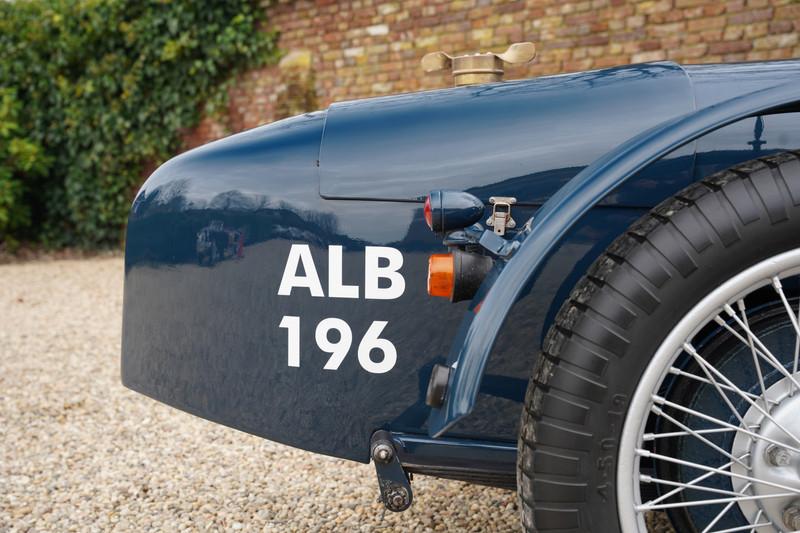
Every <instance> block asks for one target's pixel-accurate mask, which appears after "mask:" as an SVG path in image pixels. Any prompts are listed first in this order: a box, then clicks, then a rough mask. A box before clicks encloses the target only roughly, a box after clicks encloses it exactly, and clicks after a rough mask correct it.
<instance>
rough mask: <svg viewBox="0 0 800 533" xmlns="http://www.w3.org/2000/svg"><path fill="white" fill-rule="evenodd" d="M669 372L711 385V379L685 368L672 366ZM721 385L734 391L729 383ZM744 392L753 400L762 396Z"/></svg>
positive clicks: (771, 401) (775, 403)
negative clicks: (687, 370)
mask: <svg viewBox="0 0 800 533" xmlns="http://www.w3.org/2000/svg"><path fill="white" fill-rule="evenodd" d="M669 373H670V374H673V375H675V376H681V377H686V378H689V379H693V380H695V381H700V382H703V383H708V384H709V385H711V381H710V380H708V379H706V378H704V377H703V376H698V375H697V374H692V373H691V372H686V371H685V370H681V369H680V368H676V367H674V366H673V367H670V369H669ZM719 386H720V388H722V389H724V390H729V391H733V389H732V388H730V387H728V386H727V385H724V384H722V383H720V384H719ZM742 392H744V393H745V394H747V396H749V397H750V398H752V399H753V400H760V399H761V396H759V395H758V394H753V393H752V392H747V391H742ZM767 401H768V402H769V403H771V404H772V405H777V404H778V402H776V401H775V400H767Z"/></svg>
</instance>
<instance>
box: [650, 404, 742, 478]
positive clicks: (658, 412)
mask: <svg viewBox="0 0 800 533" xmlns="http://www.w3.org/2000/svg"><path fill="white" fill-rule="evenodd" d="M652 411H653V412H654V413H655V414H656V415H658V416H661V417H663V418H665V419H667V420H669V421H670V422H672V423H673V424H675V425H676V426H678V427H679V428H681V429H682V430H684V431H688V432H689V433H690V434H691V435H692V436H693V437H695V438H697V439H698V440H700V441H701V442H703V443H704V444H706V445H708V446H710V447H711V448H713V449H714V450H716V451H718V452H719V453H721V454H722V455H724V456H725V457H727V458H728V459H730V460H732V461H734V462H736V463H739V465H741V466H742V467H743V468H744V469H745V470H750V465H747V464H745V463H743V462H742V461H741V460H740V459H739V458H737V457H734V456H733V455H731V454H730V453H728V452H727V451H725V450H723V449H722V448H720V447H719V446H717V445H716V444H714V443H713V442H711V441H710V440H708V439H707V438H705V437H704V436H702V435H700V434H698V433H697V432H696V431H694V430H693V429H692V428H690V427H688V426H686V425H685V424H683V423H681V422H679V421H678V420H676V419H675V418H674V417H672V416H670V415H668V414H667V413H665V412H664V411H663V410H662V409H660V408H658V407H656V406H655V405H654V406H653V407H652Z"/></svg>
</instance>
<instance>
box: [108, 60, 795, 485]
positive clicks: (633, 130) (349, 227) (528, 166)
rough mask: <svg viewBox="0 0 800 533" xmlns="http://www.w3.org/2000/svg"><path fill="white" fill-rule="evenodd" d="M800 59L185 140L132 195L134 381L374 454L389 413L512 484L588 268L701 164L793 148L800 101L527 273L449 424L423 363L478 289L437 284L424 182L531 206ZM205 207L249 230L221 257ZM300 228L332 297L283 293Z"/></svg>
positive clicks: (185, 404)
mask: <svg viewBox="0 0 800 533" xmlns="http://www.w3.org/2000/svg"><path fill="white" fill-rule="evenodd" d="M798 76H800V61H786V62H772V63H747V64H733V65H705V66H686V67H682V66H679V65H675V64H673V63H655V64H645V65H633V66H627V67H619V68H613V69H607V70H598V71H592V72H583V73H577V74H567V75H561V76H552V77H546V78H538V79H531V80H521V81H512V82H505V83H493V84H486V85H477V86H467V87H458V88H453V89H445V90H437V91H429V92H422V93H415V94H404V95H397V96H389V97H382V98H374V99H368V100H361V101H354V102H345V103H340V104H334V105H333V106H331V107H330V108H329V109H328V110H327V111H322V112H316V113H310V114H307V115H303V116H299V117H294V118H291V119H286V120H283V121H280V122H276V123H274V124H270V125H267V126H262V127H259V128H256V129H254V130H250V131H247V132H244V133H240V134H237V135H234V136H231V137H229V138H226V139H222V140H219V141H216V142H213V143H210V144H208V145H206V146H203V147H200V148H197V149H195V150H191V151H189V152H187V153H184V154H182V155H180V156H178V157H176V158H174V159H172V160H171V161H169V162H167V163H165V164H164V165H162V166H161V167H160V168H159V169H158V170H157V171H156V172H155V173H154V174H153V175H152V176H151V177H150V178H149V179H148V180H147V182H146V183H145V184H144V186H143V187H142V189H141V191H140V192H139V194H138V195H137V197H136V200H135V201H134V204H133V207H132V210H131V214H130V219H129V224H128V233H127V245H126V256H125V299H124V323H123V342H122V379H123V382H124V384H125V385H126V386H128V387H130V388H132V389H134V390H136V391H139V392H141V393H143V394H146V395H148V396H151V397H153V398H155V399H157V400H159V401H162V402H165V403H167V404H169V405H172V406H174V407H177V408H179V409H182V410H185V411H188V412H190V413H193V414H196V415H198V416H202V417H204V418H207V419H209V420H212V421H215V422H219V423H222V424H225V425H228V426H231V427H234V428H237V429H240V430H243V431H247V432H250V433H253V434H255V435H259V436H262V437H265V438H267V439H270V440H274V441H278V442H282V443H285V444H289V445H292V446H297V447H299V448H303V449H307V450H311V451H314V452H319V453H324V454H328V455H333V456H337V457H342V458H347V459H353V460H358V461H363V462H366V461H368V460H369V445H370V437H371V435H372V434H373V433H374V432H375V431H376V430H380V429H385V430H388V431H390V432H391V433H392V435H393V436H394V438H395V442H396V444H397V446H398V450H399V454H400V459H401V462H402V463H403V465H404V466H405V467H406V468H407V469H408V470H410V471H416V472H423V473H428V474H434V475H440V476H444V477H454V478H461V479H468V480H472V481H477V482H482V483H489V484H495V485H502V486H511V485H513V479H514V458H515V450H516V440H517V431H518V427H517V426H518V420H519V416H520V412H521V408H522V401H523V397H524V394H525V391H526V388H527V384H528V380H529V378H530V373H531V369H532V368H533V366H534V361H535V358H536V357H537V354H538V351H539V348H540V346H541V343H542V340H543V337H544V335H545V333H546V332H547V329H548V328H549V327H550V325H551V322H552V321H553V318H554V316H555V314H556V312H557V311H558V309H559V308H560V306H561V305H562V303H563V301H564V299H565V298H566V297H567V295H568V293H569V291H570V290H571V288H572V287H573V286H574V285H575V283H576V282H577V280H578V279H579V278H580V277H581V276H582V275H583V274H584V273H585V272H586V270H587V268H588V266H589V265H590V264H591V262H592V261H593V260H594V259H595V258H596V257H597V256H598V255H599V254H600V253H601V252H602V251H603V250H604V249H605V248H606V247H607V246H608V244H609V243H610V242H611V241H612V240H613V239H614V238H615V237H616V236H618V235H619V234H620V233H622V232H624V231H625V229H626V228H627V227H628V226H629V225H630V224H631V223H632V222H633V221H635V220H636V219H637V218H639V217H640V216H641V215H642V214H644V213H645V212H647V211H648V210H649V209H650V208H652V207H653V206H655V205H656V204H658V203H659V202H661V201H662V200H664V199H665V198H668V197H669V196H670V195H672V194H675V193H676V192H678V191H680V190H681V189H682V188H684V187H686V186H687V185H689V184H690V183H692V182H694V181H696V180H699V179H702V178H703V177H705V176H708V175H710V174H712V173H714V172H716V171H718V170H722V169H725V168H728V167H730V166H731V165H734V164H736V163H738V162H741V161H747V160H750V159H753V158H755V157H760V156H763V155H766V154H769V153H774V152H779V151H783V150H787V149H795V148H798V147H800V128H798V124H800V122H798V115H797V113H781V114H769V115H764V116H757V117H748V118H744V119H742V120H738V121H736V122H734V123H733V124H730V125H728V126H726V127H724V128H721V129H718V130H716V131H714V132H711V133H709V134H707V135H704V136H702V137H700V138H699V139H697V140H696V141H693V142H691V143H689V144H686V145H684V146H682V147H680V148H678V149H677V150H674V151H672V152H671V153H669V154H668V155H667V156H665V157H663V158H660V159H659V160H658V161H656V162H654V163H653V164H650V165H648V166H647V167H646V168H644V169H643V170H642V171H640V172H638V173H636V175H634V176H633V177H632V178H630V179H629V180H628V181H627V182H625V183H624V184H623V185H622V186H620V187H619V188H617V189H615V190H613V191H612V192H611V193H610V194H607V195H605V197H604V198H603V200H602V201H600V202H599V203H598V204H597V205H595V206H594V207H593V208H592V209H591V210H589V212H588V213H587V214H586V215H585V216H583V217H582V218H581V219H580V220H579V222H578V223H577V224H575V225H574V226H573V227H572V228H571V229H570V230H569V231H568V232H567V234H566V235H565V236H564V237H563V239H561V241H560V242H559V244H558V246H557V248H556V249H555V250H554V251H553V252H552V253H551V254H549V256H548V257H547V258H546V261H545V262H544V263H543V265H542V267H541V269H540V270H539V271H538V272H537V274H536V275H535V277H534V278H533V279H532V280H530V282H529V283H527V284H526V286H525V287H524V288H523V291H522V296H521V297H520V298H519V299H518V300H516V302H515V303H514V305H513V307H512V308H511V311H510V313H509V315H508V317H507V318H506V319H505V321H504V323H503V324H504V325H503V327H502V330H501V333H500V335H499V336H498V338H497V339H496V341H495V342H494V344H493V349H492V352H491V356H490V357H489V359H488V364H487V366H486V371H485V373H484V374H483V376H482V379H481V380H480V389H479V395H478V398H477V402H476V403H475V405H474V408H472V409H471V412H470V413H469V414H468V416H464V417H462V418H460V419H459V420H458V421H457V422H455V423H454V424H450V425H448V426H447V430H446V431H445V432H444V434H443V435H437V437H436V438H434V437H431V436H429V433H430V429H431V428H430V427H429V417H430V415H431V408H430V407H429V406H428V405H426V402H425V395H426V391H427V387H428V380H429V377H430V374H431V369H432V368H433V366H434V365H435V364H437V363H438V364H443V363H445V361H447V359H448V353H450V352H451V350H453V345H454V342H457V341H456V339H458V338H459V328H460V327H463V326H461V324H462V323H463V318H464V316H465V315H469V314H470V313H472V314H474V313H475V312H476V310H475V308H474V307H475V306H474V305H473V304H474V302H460V303H450V302H448V301H446V300H444V299H436V298H431V297H429V296H428V294H427V291H426V275H427V263H428V256H429V255H430V254H432V253H439V252H442V251H443V245H442V238H441V236H439V235H436V234H434V233H432V232H431V231H430V229H429V228H428V227H427V225H426V224H425V221H424V219H423V213H422V211H423V204H422V202H423V200H424V198H425V196H426V195H427V194H428V192H429V191H431V190H435V189H455V190H461V191H467V192H470V193H472V194H473V195H475V196H477V197H478V198H480V199H481V200H483V201H484V202H485V203H487V205H488V200H489V197H490V196H513V197H515V198H516V199H517V204H516V205H514V206H513V217H514V218H515V219H516V220H517V221H518V222H520V223H521V222H524V221H525V220H527V219H529V218H530V217H531V216H536V213H537V209H539V208H540V206H541V205H542V204H543V203H544V202H546V201H547V200H548V199H549V198H551V197H552V196H553V195H554V194H555V192H556V191H558V190H559V189H560V188H561V187H562V186H563V185H564V184H565V183H567V182H568V181H569V180H570V179H571V178H573V177H574V176H575V175H576V174H578V173H579V172H580V171H581V170H582V169H584V168H585V167H586V166H587V165H589V164H590V163H592V162H593V161H595V160H596V159H598V158H599V157H601V156H602V155H603V154H606V153H607V152H609V151H610V150H612V149H614V148H615V147H617V146H619V145H620V144H622V143H624V142H625V141H626V140H628V139H630V138H632V137H634V136H636V135H637V134H640V133H642V132H644V131H645V130H647V129H648V128H652V127H654V126H656V125H658V124H661V123H663V122H665V121H668V120H670V119H673V118H675V117H680V116H683V115H686V114H687V113H691V112H693V111H697V110H702V109H704V108H707V107H708V106H711V105H713V104H716V103H718V102H721V101H724V100H727V99H729V98H733V97H736V96H738V95H743V94H747V93H750V92H752V91H758V90H759V89H765V88H769V87H774V86H777V85H780V84H781V83H783V82H785V81H788V80H791V79H798ZM489 212H490V209H489V208H488V207H487V213H486V216H487V217H488V215H489ZM212 224H213V225H214V227H215V228H228V229H226V231H229V232H234V231H235V232H236V235H237V236H238V237H236V239H239V240H235V244H236V252H235V253H218V254H217V255H216V256H215V260H214V261H209V260H208V259H203V258H200V257H198V250H199V244H198V242H199V241H198V238H199V237H198V235H200V234H202V232H203V231H204V228H208V227H210V225H212ZM226 235H227V234H226ZM226 242H227V241H226ZM231 242H233V241H231ZM293 245H308V247H309V250H310V254H311V257H312V258H313V264H314V267H315V269H316V272H317V274H318V277H319V279H320V280H321V284H322V291H323V293H324V295H323V296H320V295H319V294H318V293H317V294H314V292H315V291H314V290H311V289H304V288H298V287H295V288H294V289H293V290H292V292H291V295H282V294H279V292H280V291H281V289H280V286H281V282H282V279H283V276H284V275H285V271H286V266H287V258H288V257H289V255H290V250H291V249H292V246H293ZM339 246H341V247H342V248H341V250H342V251H343V253H342V257H341V264H338V266H335V265H337V263H335V262H333V263H329V261H332V260H331V257H332V254H333V252H332V250H333V249H334V248H336V247H339ZM367 248H370V249H378V248H380V249H386V248H391V249H395V250H397V251H399V253H400V254H401V255H402V267H401V268H400V269H399V271H398V272H399V273H400V275H401V276H402V278H403V280H404V290H403V291H402V293H401V294H400V295H399V296H397V297H394V298H390V299H375V298H373V299H369V298H365V297H364V296H365V293H366V290H365V285H366V283H367V280H366V279H365V276H366V277H368V276H369V274H368V272H367V270H368V267H367V266H365V265H366V264H367V262H366V261H367V260H366V258H365V251H366V250H367ZM330 268H337V269H341V273H342V276H343V278H342V279H343V282H344V283H345V284H346V285H351V286H358V287H359V297H358V298H341V297H333V296H332V295H331V292H332V291H331V288H330V287H329V286H328V280H329V276H330V275H331V273H330V272H329V269H330ZM305 274H306V275H307V274H308V272H307V271H306V272H305ZM287 316H289V317H299V331H300V336H299V364H298V365H294V364H292V363H291V357H289V356H287V354H288V353H289V352H290V350H291V346H290V343H291V339H290V334H288V331H287V329H285V328H284V327H281V324H282V319H283V317H287ZM327 318H337V319H340V320H342V321H344V322H345V323H346V324H347V325H348V326H349V329H350V330H351V332H352V344H351V345H350V348H349V350H348V352H347V354H346V355H345V356H344V359H343V360H342V361H341V362H340V364H339V365H338V368H337V369H336V370H330V369H325V368H324V367H325V366H326V361H328V358H329V354H328V353H325V352H324V351H322V350H321V349H320V348H319V347H318V343H315V341H314V339H315V327H316V326H317V324H319V323H320V322H321V321H323V320H324V319H327ZM375 321H380V322H381V323H384V322H385V327H384V328H383V329H382V331H381V332H380V337H381V338H383V339H387V340H389V341H390V342H391V343H392V344H393V346H394V347H395V349H396V362H395V364H394V365H393V366H392V368H391V369H390V370H389V371H386V372H383V373H373V372H369V371H365V369H364V367H363V365H360V364H359V358H358V357H357V355H356V351H357V350H356V347H357V346H358V345H359V341H360V340H361V339H362V338H365V336H366V335H367V333H368V331H369V330H370V329H371V324H374V323H375ZM461 333H463V331H462V332H461ZM332 337H335V334H334V335H332ZM329 340H330V341H331V342H337V341H336V339H334V338H330V339H329ZM287 357H288V361H289V362H288V363H287Z"/></svg>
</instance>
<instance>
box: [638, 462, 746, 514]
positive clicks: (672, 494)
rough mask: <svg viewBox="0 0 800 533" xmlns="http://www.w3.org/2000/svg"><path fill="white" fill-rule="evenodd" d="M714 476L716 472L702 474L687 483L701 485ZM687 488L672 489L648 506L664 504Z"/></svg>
mask: <svg viewBox="0 0 800 533" xmlns="http://www.w3.org/2000/svg"><path fill="white" fill-rule="evenodd" d="M732 464H733V461H731V462H729V463H727V464H724V465H722V466H721V467H720V468H722V469H725V468H729V467H730V466H731V465H732ZM714 475H716V472H706V473H705V474H700V475H699V476H697V477H696V478H694V479H693V480H691V481H689V482H688V483H686V485H687V486H689V487H691V486H694V485H696V484H697V483H700V482H701V481H703V480H705V479H708V478H710V477H711V476H714ZM686 488H687V487H678V488H676V489H672V490H671V491H669V492H667V493H666V494H662V495H661V496H659V497H658V498H656V499H655V500H651V501H649V502H647V503H648V505H654V504H656V503H660V502H663V501H664V500H666V499H668V498H670V497H672V496H674V495H676V494H678V493H679V492H683V491H684V489H686Z"/></svg>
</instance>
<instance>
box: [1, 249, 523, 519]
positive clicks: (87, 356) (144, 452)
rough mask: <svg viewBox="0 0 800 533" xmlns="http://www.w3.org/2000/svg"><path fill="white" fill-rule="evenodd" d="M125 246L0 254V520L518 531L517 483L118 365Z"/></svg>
mask: <svg viewBox="0 0 800 533" xmlns="http://www.w3.org/2000/svg"><path fill="white" fill-rule="evenodd" d="M122 274H123V272H122V259H121V258H119V257H112V258H107V257H106V258H95V259H84V260H61V261H41V262H31V263H20V264H10V265H2V266H0V531H9V532H12V531H13V532H16V531H115V532H116V531H121V532H127V531H233V530H237V528H241V531H276V532H293V531H297V532H307V531H363V532H370V531H380V532H384V531H475V532H478V531H511V530H517V529H518V528H519V526H518V524H519V519H518V510H517V507H516V503H515V496H514V494H513V493H511V492H508V491H503V490H496V489H488V488H485V487H478V486H472V485H467V484H464V483H459V482H455V481H444V480H439V479H435V478H428V477H422V476H418V477H416V478H415V480H414V483H413V486H414V489H415V498H416V499H415V503H414V505H413V506H412V508H411V509H410V510H409V511H407V512H405V513H400V514H395V513H390V512H388V511H384V510H383V509H382V507H381V506H380V505H379V504H378V503H377V502H376V497H377V488H376V481H375V473H374V468H373V466H372V465H363V464H358V463H352V462H349V461H342V460H337V459H333V458H330V457H324V456H318V455H314V454H311V453H308V452H304V451H301V450H296V449H293V448H290V447H287V446H282V445H279V444H275V443H272V442H269V441H266V440H263V439H260V438H257V437H254V436H252V435H248V434H245V433H241V432H238V431H235V430H232V429H229V428H225V427H222V426H219V425H217V424H213V423H211V422H207V421H205V420H202V419H199V418H196V417H193V416H191V415H188V414H186V413H182V412H180V411H177V410H175V409H172V408H170V407H167V406H165V405H162V404H160V403H158V402H155V401H153V400H150V399H148V398H146V397H144V396H141V395H139V394H136V393H134V392H131V391H129V390H127V389H125V388H124V387H123V386H122V385H121V384H120V381H119V348H120V324H121V306H122Z"/></svg>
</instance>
